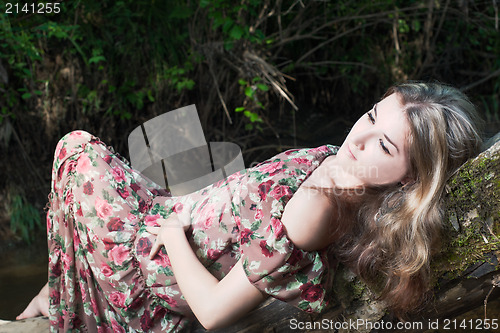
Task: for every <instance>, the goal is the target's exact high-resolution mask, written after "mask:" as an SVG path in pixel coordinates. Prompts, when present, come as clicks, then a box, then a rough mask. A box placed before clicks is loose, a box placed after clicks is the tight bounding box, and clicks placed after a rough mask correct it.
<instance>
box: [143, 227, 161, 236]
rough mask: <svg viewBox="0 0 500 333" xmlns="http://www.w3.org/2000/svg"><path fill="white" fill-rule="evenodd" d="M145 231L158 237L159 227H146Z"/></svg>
mask: <svg viewBox="0 0 500 333" xmlns="http://www.w3.org/2000/svg"><path fill="white" fill-rule="evenodd" d="M146 231H147V232H149V233H150V234H153V235H158V234H159V233H160V227H146Z"/></svg>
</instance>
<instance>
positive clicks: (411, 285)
mask: <svg viewBox="0 0 500 333" xmlns="http://www.w3.org/2000/svg"><path fill="white" fill-rule="evenodd" d="M391 94H397V96H398V97H399V99H400V102H401V105H402V109H403V112H404V113H405V115H406V117H407V119H408V122H409V124H410V135H409V138H408V140H409V145H408V146H409V161H410V163H409V164H410V169H409V175H408V176H409V177H410V178H411V179H412V181H409V182H408V183H406V184H405V185H402V184H401V183H399V184H391V185H386V186H378V187H371V188H368V189H366V192H365V195H363V196H360V197H359V198H358V199H357V200H355V203H357V204H355V205H354V206H356V207H357V209H356V210H355V211H357V214H354V215H352V214H351V215H350V214H347V215H344V217H349V215H350V217H351V218H354V219H356V220H357V223H355V224H354V227H352V228H351V229H350V231H348V232H346V233H345V235H344V236H343V237H342V238H341V239H340V241H338V242H337V243H336V244H335V245H336V246H335V250H334V251H335V253H336V255H337V256H338V257H339V259H341V260H342V261H344V262H346V263H348V264H350V266H351V267H352V268H354V270H355V271H356V272H357V273H358V275H359V276H360V277H361V278H363V279H365V280H367V281H376V282H380V281H383V284H382V292H381V297H382V298H383V299H385V300H386V301H387V302H388V303H389V305H390V306H391V307H392V308H393V309H394V310H395V311H396V313H398V314H403V313H406V312H408V311H412V310H415V309H416V308H417V307H418V305H419V304H421V303H422V301H423V299H424V295H425V294H426V292H427V291H428V289H429V280H430V264H429V263H430V258H431V255H432V253H433V252H434V251H435V250H436V248H437V245H438V244H439V240H440V238H441V232H442V228H443V222H442V197H443V191H444V187H445V184H446V181H447V180H448V179H449V177H450V176H451V175H452V174H453V173H454V172H455V171H456V170H457V169H458V168H459V167H460V166H461V165H462V164H463V163H464V162H465V161H467V160H468V159H469V158H471V157H473V156H475V155H477V154H478V152H479V151H480V147H481V142H482V141H481V138H480V135H479V132H478V129H477V126H476V124H477V115H476V109H475V107H474V105H473V104H472V103H471V102H470V101H469V99H468V98H467V97H466V96H465V95H464V94H463V93H462V92H460V91H459V90H458V89H456V88H453V87H450V86H447V85H443V84H435V83H412V82H410V83H404V84H400V85H395V86H393V87H391V88H389V89H388V90H387V92H386V93H385V95H384V98H385V97H387V96H389V95H391ZM338 199H339V198H336V199H335V201H337V202H339V201H338ZM340 201H343V200H340ZM340 206H342V203H340ZM347 206H349V210H351V208H353V202H352V201H351V202H348V203H347ZM343 222H344V223H352V220H351V222H349V221H345V220H344V221H343Z"/></svg>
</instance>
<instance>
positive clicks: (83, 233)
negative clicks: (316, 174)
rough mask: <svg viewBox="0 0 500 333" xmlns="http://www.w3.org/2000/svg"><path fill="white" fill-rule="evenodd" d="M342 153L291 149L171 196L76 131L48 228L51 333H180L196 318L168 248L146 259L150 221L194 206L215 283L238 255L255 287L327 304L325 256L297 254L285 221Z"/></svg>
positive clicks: (192, 238) (60, 159)
mask: <svg viewBox="0 0 500 333" xmlns="http://www.w3.org/2000/svg"><path fill="white" fill-rule="evenodd" d="M336 152H337V147H335V146H330V145H325V146H321V147H318V148H314V149H295V150H289V151H286V152H283V153H280V154H278V155H276V156H275V157H273V158H271V159H269V160H267V161H264V162H262V163H260V164H258V165H257V166H255V167H253V168H249V169H246V170H243V171H240V172H238V173H235V174H233V175H231V176H229V177H228V178H226V179H225V180H223V181H220V182H218V183H215V184H213V185H210V186H207V187H205V188H203V189H201V190H199V191H196V192H193V193H191V194H188V195H185V196H179V197H172V196H170V195H169V193H168V192H166V191H163V190H161V189H160V188H159V187H158V186H157V185H156V184H154V183H152V182H151V181H150V180H148V179H146V178H145V177H144V176H142V175H141V174H140V173H139V172H137V171H135V170H134V169H132V168H131V167H130V166H129V165H128V163H127V162H126V161H125V160H123V159H122V158H120V157H119V156H118V155H117V154H115V153H113V151H112V149H111V148H109V147H107V146H106V145H104V144H103V143H102V142H101V141H100V140H99V139H97V138H96V137H94V136H92V135H90V134H89V133H86V132H83V131H74V132H71V133H69V134H67V135H66V136H65V137H64V138H62V139H61V141H60V142H59V143H58V145H57V148H56V152H55V158H54V166H53V171H52V192H51V194H50V196H49V198H50V201H49V210H48V213H47V231H48V242H49V290H50V296H49V303H50V307H49V313H50V317H49V319H50V321H51V330H52V331H64V332H71V331H73V332H78V331H89V332H151V331H153V332H176V331H179V330H181V329H182V328H183V327H185V326H186V324H187V323H188V320H189V319H190V318H192V313H191V311H190V309H189V306H188V304H187V303H186V301H185V299H184V297H183V296H182V293H181V292H180V290H179V288H178V286H177V283H176V279H175V276H174V275H173V273H172V270H171V266H170V261H169V258H168V255H167V253H166V252H165V249H164V248H162V250H161V251H160V252H159V253H158V254H157V255H156V256H155V258H153V260H150V259H149V252H150V250H151V247H152V244H153V243H154V240H155V237H156V236H155V235H152V234H150V233H148V232H147V231H146V226H157V225H158V224H157V223H156V220H157V219H158V218H160V217H163V218H166V217H168V216H169V215H170V214H171V213H172V212H181V211H182V210H183V209H187V208H185V207H190V208H189V209H190V212H189V214H190V216H191V220H192V224H191V226H190V228H189V230H188V231H187V232H186V234H187V237H188V240H189V242H190V244H191V246H192V248H193V251H194V252H195V253H196V255H197V257H198V258H199V260H200V261H201V262H202V263H203V265H204V266H205V267H206V268H207V269H208V270H209V271H210V272H211V273H212V274H213V275H214V276H216V277H217V278H219V279H222V278H223V277H224V276H225V275H226V274H227V273H228V272H229V270H230V269H231V267H232V266H233V265H234V264H235V263H236V262H237V261H238V260H239V259H240V258H242V259H243V267H244V270H245V272H246V274H247V276H248V279H249V281H250V282H251V283H252V284H254V285H255V287H257V288H258V289H259V290H261V291H262V292H264V293H266V294H268V295H270V296H272V297H275V298H277V299H280V300H283V301H285V302H289V303H291V304H293V305H295V306H297V307H299V308H300V309H302V310H304V311H308V312H319V311H321V310H322V309H323V308H324V307H325V306H326V303H327V302H326V299H325V293H326V289H327V286H326V283H327V280H329V278H328V276H329V274H331V271H332V269H329V266H330V264H329V263H328V260H327V256H326V250H324V251H311V252H306V251H303V250H301V249H299V248H297V247H296V246H294V244H293V243H292V242H291V241H290V240H289V239H288V238H287V235H286V233H285V230H284V227H283V224H282V223H281V216H282V213H283V210H284V207H285V205H286V203H287V202H288V200H290V198H291V197H292V196H293V194H294V193H295V191H296V190H297V189H298V187H299V186H300V184H301V183H302V182H303V181H304V180H305V179H306V178H307V177H308V176H309V175H310V174H311V173H312V171H313V170H314V169H316V168H317V167H318V165H319V164H320V163H321V162H322V161H323V159H324V158H326V157H327V156H329V155H332V154H335V153H336Z"/></svg>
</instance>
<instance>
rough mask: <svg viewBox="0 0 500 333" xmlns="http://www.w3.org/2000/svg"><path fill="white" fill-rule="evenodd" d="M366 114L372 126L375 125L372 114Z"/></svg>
mask: <svg viewBox="0 0 500 333" xmlns="http://www.w3.org/2000/svg"><path fill="white" fill-rule="evenodd" d="M366 114H367V115H368V119H369V120H370V122H371V123H372V124H375V118H374V117H373V115H372V113H371V112H367V113H366Z"/></svg>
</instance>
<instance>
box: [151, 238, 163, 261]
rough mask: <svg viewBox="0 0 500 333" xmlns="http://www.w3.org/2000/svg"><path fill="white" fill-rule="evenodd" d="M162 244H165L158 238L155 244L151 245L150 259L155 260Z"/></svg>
mask: <svg viewBox="0 0 500 333" xmlns="http://www.w3.org/2000/svg"><path fill="white" fill-rule="evenodd" d="M162 246H163V244H162V243H161V242H159V241H158V238H156V240H155V242H154V244H153V246H152V247H151V252H149V259H150V260H153V258H154V257H155V255H156V254H157V253H158V251H160V249H161V247H162Z"/></svg>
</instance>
